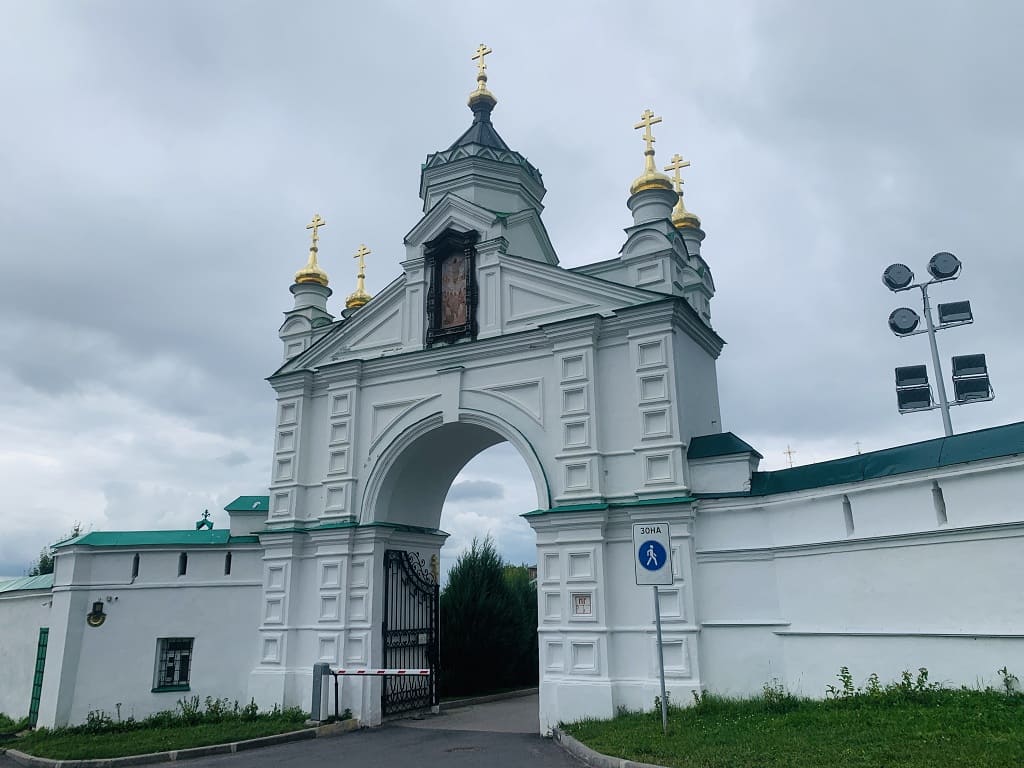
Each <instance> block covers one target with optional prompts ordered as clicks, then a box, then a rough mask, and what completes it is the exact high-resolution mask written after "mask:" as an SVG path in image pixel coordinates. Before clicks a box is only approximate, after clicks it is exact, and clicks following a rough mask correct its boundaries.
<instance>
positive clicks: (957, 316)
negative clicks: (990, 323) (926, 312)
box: [939, 301, 974, 325]
mask: <svg viewBox="0 0 1024 768" xmlns="http://www.w3.org/2000/svg"><path fill="white" fill-rule="evenodd" d="M973 320H974V315H973V314H972V313H971V302H969V301H951V302H949V303H948V304H939V325H948V324H949V323H970V322H972V321H973Z"/></svg>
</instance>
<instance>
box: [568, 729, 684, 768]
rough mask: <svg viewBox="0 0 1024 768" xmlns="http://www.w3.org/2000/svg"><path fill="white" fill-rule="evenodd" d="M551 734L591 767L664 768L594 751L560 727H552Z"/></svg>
mask: <svg viewBox="0 0 1024 768" xmlns="http://www.w3.org/2000/svg"><path fill="white" fill-rule="evenodd" d="M551 735H552V736H553V738H554V740H555V741H556V742H557V743H558V744H559V745H560V746H561V747H562V749H564V750H565V751H566V752H568V753H569V754H570V755H572V756H573V757H577V758H579V759H580V760H582V761H583V762H584V763H586V764H587V765H589V766H591V768H665V766H663V765H653V764H651V763H634V762H633V761H632V760H624V759H623V758H621V757H611V756H610V755H602V754H601V753H600V752H595V751H594V750H592V749H591V748H590V747H588V746H587V745H586V744H583V743H582V742H580V741H578V740H576V739H574V738H573V737H572V736H570V735H569V734H567V733H566V732H565V731H563V730H562V729H561V728H554V729H552V732H551Z"/></svg>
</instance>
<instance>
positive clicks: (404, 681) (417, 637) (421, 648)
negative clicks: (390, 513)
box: [381, 549, 439, 716]
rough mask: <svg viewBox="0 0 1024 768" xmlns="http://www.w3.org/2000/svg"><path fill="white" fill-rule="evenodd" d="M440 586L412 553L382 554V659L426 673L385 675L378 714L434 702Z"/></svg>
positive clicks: (386, 663) (393, 551) (392, 665)
mask: <svg viewBox="0 0 1024 768" xmlns="http://www.w3.org/2000/svg"><path fill="white" fill-rule="evenodd" d="M438 603H439V600H438V585H437V581H436V580H435V579H434V577H433V575H432V574H431V573H430V569H429V568H428V567H427V564H426V563H425V562H423V558H421V557H420V556H419V555H417V554H416V553H415V552H406V551H404V550H399V549H389V550H387V551H386V552H385V553H384V659H383V662H384V663H383V666H384V667H387V668H389V669H396V668H397V669H426V668H428V667H429V668H430V670H431V672H432V674H430V675H429V676H408V677H406V676H404V675H395V676H389V677H385V678H384V683H383V686H382V693H381V714H382V715H384V716H387V715H393V714H395V713H396V712H405V711H408V710H412V709H423V708H426V707H431V706H433V705H435V704H437V660H438V657H439V634H438V621H437V619H438V608H439V606H438Z"/></svg>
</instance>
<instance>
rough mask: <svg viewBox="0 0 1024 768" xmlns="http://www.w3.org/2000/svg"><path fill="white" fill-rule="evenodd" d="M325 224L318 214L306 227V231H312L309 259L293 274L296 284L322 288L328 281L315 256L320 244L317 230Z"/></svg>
mask: <svg viewBox="0 0 1024 768" xmlns="http://www.w3.org/2000/svg"><path fill="white" fill-rule="evenodd" d="M326 224H327V222H326V221H324V220H323V219H322V218H320V214H319V213H318V214H316V215H314V216H313V220H312V221H311V222H310V223H309V224H307V225H306V229H311V230H313V242H312V244H311V245H310V246H309V259H308V260H307V261H306V266H304V267H303V268H302V269H300V270H299V271H298V272H296V273H295V282H296V283H316V284H317V285H322V286H323V287H324V288H326V287H327V283H328V279H327V273H326V272H324V271H323V270H322V269H321V268H320V265H319V264H318V263H317V260H316V254H317V251H318V250H319V248H318V244H319V242H320V234H319V232H318V230H319V229H320V227H323V226H326Z"/></svg>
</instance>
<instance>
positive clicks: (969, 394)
mask: <svg viewBox="0 0 1024 768" xmlns="http://www.w3.org/2000/svg"><path fill="white" fill-rule="evenodd" d="M953 390H954V392H955V395H956V401H957V402H958V403H963V402H968V401H971V400H991V399H992V397H993V395H992V383H991V382H990V381H989V379H988V365H987V364H986V362H985V356H984V355H957V356H955V357H954V358H953Z"/></svg>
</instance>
